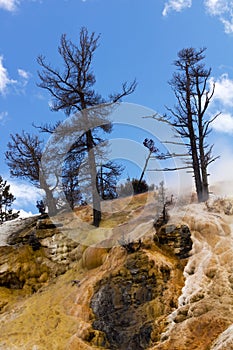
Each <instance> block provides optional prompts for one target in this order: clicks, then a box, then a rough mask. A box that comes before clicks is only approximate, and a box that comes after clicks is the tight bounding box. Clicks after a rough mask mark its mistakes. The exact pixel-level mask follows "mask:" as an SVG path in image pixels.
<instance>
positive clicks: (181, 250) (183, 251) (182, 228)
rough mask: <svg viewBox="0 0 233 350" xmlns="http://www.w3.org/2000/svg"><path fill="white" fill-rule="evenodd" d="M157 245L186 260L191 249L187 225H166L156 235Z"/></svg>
mask: <svg viewBox="0 0 233 350" xmlns="http://www.w3.org/2000/svg"><path fill="white" fill-rule="evenodd" d="M156 236H157V237H156V238H157V239H158V242H159V244H161V245H163V246H166V247H167V248H169V249H170V250H171V252H173V253H174V254H175V255H176V256H178V257H179V258H180V259H185V258H188V256H189V255H190V251H191V249H192V244H193V243H192V239H191V232H190V230H189V227H188V226H187V225H184V224H183V225H179V226H176V225H173V224H167V225H163V226H162V227H160V229H159V230H158V232H157V234H156Z"/></svg>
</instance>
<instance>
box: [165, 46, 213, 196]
mask: <svg viewBox="0 0 233 350" xmlns="http://www.w3.org/2000/svg"><path fill="white" fill-rule="evenodd" d="M205 50H206V49H205V48H202V49H199V50H196V49H194V48H192V47H191V48H186V49H183V50H181V51H179V52H178V59H177V60H176V61H175V62H174V65H175V67H176V68H177V72H175V73H174V74H173V78H172V80H171V81H170V82H169V84H170V86H171V87H172V89H173V91H174V94H175V97H176V100H177V104H176V105H175V106H174V108H167V110H168V112H169V115H167V114H166V115H164V116H163V117H162V118H160V120H161V121H165V122H168V123H169V124H170V126H172V127H173V128H174V129H175V132H176V134H177V135H178V136H179V137H180V138H182V139H184V144H185V145H186V146H187V149H188V152H187V153H188V156H189V157H190V158H189V159H188V160H187V161H186V163H185V165H184V167H180V168H179V169H190V168H191V169H192V171H193V174H194V180H195V186H196V193H197V197H198V201H199V202H203V201H206V200H208V198H209V185H208V170H207V168H208V165H209V164H210V163H212V162H214V161H215V160H216V159H217V158H218V157H214V156H213V155H212V149H213V145H209V144H208V142H207V137H208V135H209V133H210V132H211V123H212V122H213V121H214V120H215V119H216V118H217V117H218V115H219V113H218V114H216V115H214V116H212V117H209V116H208V115H207V113H206V112H207V109H208V107H209V104H210V101H211V99H212V97H213V95H214V89H215V85H214V84H213V85H212V87H209V86H208V82H209V78H210V76H211V69H206V68H205V65H204V63H203V60H204V58H205V56H204V52H205ZM168 143H169V142H168ZM177 144H178V143H177ZM184 144H183V145H184ZM173 156H177V155H170V157H173ZM167 158H169V155H168V157H167ZM179 169H172V168H171V169H169V168H167V169H166V168H165V169H163V170H168V171H172V170H179Z"/></svg>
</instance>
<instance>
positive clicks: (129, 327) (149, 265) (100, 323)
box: [91, 252, 170, 350]
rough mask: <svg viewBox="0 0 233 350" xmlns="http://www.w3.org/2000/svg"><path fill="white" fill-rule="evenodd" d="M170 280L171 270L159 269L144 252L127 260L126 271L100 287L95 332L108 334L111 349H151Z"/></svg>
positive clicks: (93, 304)
mask: <svg viewBox="0 0 233 350" xmlns="http://www.w3.org/2000/svg"><path fill="white" fill-rule="evenodd" d="M123 270H124V271H123ZM165 276H166V277H165ZM169 278H170V270H169V268H168V267H166V268H165V266H163V267H162V266H161V267H160V269H158V268H157V267H156V266H155V263H154V261H150V260H149V259H148V256H147V255H146V254H145V253H144V252H136V253H133V254H130V255H128V256H127V259H126V262H125V264H124V268H121V269H120V270H119V271H118V272H117V273H115V274H112V275H110V276H109V277H106V278H105V279H103V280H101V281H100V282H99V283H98V284H97V286H96V291H95V294H94V295H93V297H92V300H91V307H92V309H93V312H94V315H95V321H94V322H93V328H94V329H97V330H99V331H101V332H104V333H105V335H106V337H107V340H108V342H109V344H110V348H111V349H117V350H130V349H131V350H134V349H137V350H140V349H146V348H147V347H148V346H149V344H150V341H151V333H152V330H153V327H154V326H153V324H154V319H155V317H159V316H160V315H162V314H163V312H164V306H163V301H162V300H163V293H164V291H165V288H164V281H166V282H167V281H168V280H169ZM166 282H165V283H166ZM149 305H150V307H149V308H148V306H149Z"/></svg>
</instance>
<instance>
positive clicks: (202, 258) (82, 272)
mask: <svg viewBox="0 0 233 350" xmlns="http://www.w3.org/2000/svg"><path fill="white" fill-rule="evenodd" d="M134 208H135V213H136V212H137V213H138V212H139V210H138V208H137V207H136V204H135V202H134ZM226 208H228V209H229V208H230V204H226V203H224V205H223V203H216V202H215V203H212V204H208V208H207V207H205V205H195V204H193V205H191V206H188V207H181V208H179V209H177V210H176V211H174V212H171V213H170V220H169V222H168V223H167V224H165V225H162V226H161V227H158V228H157V229H156V230H155V229H153V220H152V221H149V222H150V223H151V224H150V228H149V231H148V234H146V235H144V236H143V237H139V236H140V235H139V232H138V231H140V225H137V224H136V221H133V224H131V226H130V229H132V230H135V231H134V232H135V234H134V235H133V237H139V238H137V239H136V238H135V240H134V241H132V244H131V248H132V249H129V250H127V249H126V247H124V245H123V246H121V245H119V244H115V245H114V244H113V242H119V238H120V237H121V232H122V229H125V232H128V231H127V230H129V227H127V220H128V214H127V215H125V214H124V215H125V219H123V216H122V217H120V220H121V223H123V225H121V226H120V228H119V227H117V226H114V227H113V228H108V231H104V232H108V237H107V238H105V241H103V242H102V244H101V245H100V244H93V245H91V246H90V245H89V246H88V245H87V244H84V241H85V242H87V241H88V240H89V238H88V239H85V240H83V242H80V240H77V239H75V237H77V236H76V233H75V232H76V231H77V230H78V232H79V233H80V227H72V225H70V226H69V227H68V225H67V222H70V221H69V220H70V219H69V218H67V216H66V214H62V215H60V216H57V217H56V218H55V219H54V222H55V224H57V225H55V227H54V222H51V221H50V220H49V218H44V219H43V220H42V221H39V223H37V220H38V218H35V219H33V220H31V221H29V222H28V224H27V225H25V222H24V224H23V226H22V227H21V228H20V227H18V229H17V230H15V232H14V234H12V235H10V236H9V239H8V245H5V246H2V247H0V327H1V339H0V349H4V350H11V349H16V350H19V349H25V350H32V349H34V350H35V349H38V350H47V349H55V350H64V349H65V350H85V349H86V350H87V349H98V348H102V349H119V350H130V349H132V350H135V349H137V350H140V349H148V350H149V349H150V350H168V349H169V350H186V349H189V350H192V349H193V350H194V349H197V350H224V349H231V348H232V344H233V340H232V339H233V336H232V324H233V275H232V271H233V263H232V261H233V251H232V243H233V237H232V230H231V229H232V226H231V225H232V224H233V220H232V217H231V216H230V214H231V212H230V211H229V210H226ZM84 210H85V208H84ZM140 210H141V209H140ZM150 210H151V205H150ZM82 215H83V214H82ZM122 215H123V214H122ZM135 215H136V214H135ZM146 217H147V216H146ZM148 218H149V216H148ZM124 220H125V221H124ZM149 220H150V218H149ZM105 224H107V222H106V223H103V225H105ZM67 227H68V228H67ZM143 227H147V225H146V226H143ZM148 227H149V226H148ZM68 229H69V231H68ZM66 230H67V233H68V232H69V235H68V234H66ZM70 230H71V231H72V232H71V233H70ZM111 232H112V236H111ZM98 233H100V234H103V231H101V228H99V229H93V231H91V234H92V235H93V234H98ZM72 237H73V238H72ZM79 237H80V234H79ZM139 240H140V244H139Z"/></svg>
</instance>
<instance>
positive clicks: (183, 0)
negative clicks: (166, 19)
mask: <svg viewBox="0 0 233 350" xmlns="http://www.w3.org/2000/svg"><path fill="white" fill-rule="evenodd" d="M191 6H192V0H169V1H167V2H166V3H165V6H164V9H163V16H167V14H168V13H169V12H171V11H176V12H180V11H182V10H184V9H185V8H189V7H191Z"/></svg>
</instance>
